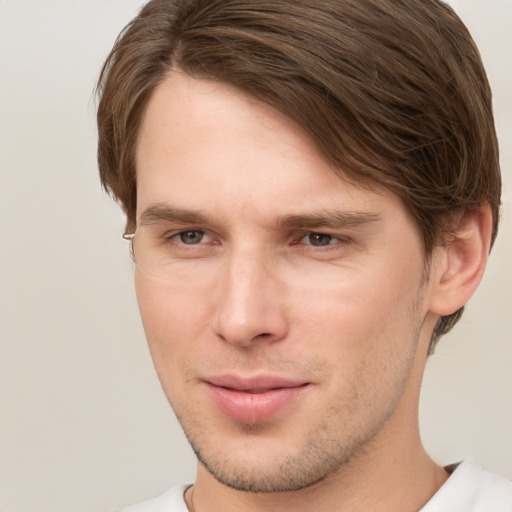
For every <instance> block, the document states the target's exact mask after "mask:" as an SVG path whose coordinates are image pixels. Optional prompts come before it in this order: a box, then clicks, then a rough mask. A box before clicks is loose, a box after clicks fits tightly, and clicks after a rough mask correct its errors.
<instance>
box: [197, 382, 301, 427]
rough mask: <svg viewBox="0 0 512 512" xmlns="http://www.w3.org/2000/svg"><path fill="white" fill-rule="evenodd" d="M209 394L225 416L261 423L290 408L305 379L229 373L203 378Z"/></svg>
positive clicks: (298, 395) (297, 397)
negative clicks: (233, 374)
mask: <svg viewBox="0 0 512 512" xmlns="http://www.w3.org/2000/svg"><path fill="white" fill-rule="evenodd" d="M205 383H206V385H207V387H208V392H209V395H210V397H211V399H212V401H213V402H214V404H215V405H216V406H217V408H218V410H219V411H220V412H221V413H222V414H223V415H225V416H227V417H229V418H232V419H234V420H238V421H241V422H244V423H261V422H264V421H267V420H269V419H271V418H272V417H273V416H275V415H277V414H278V413H279V412H280V411H282V410H284V409H287V408H290V407H291V406H292V405H293V404H294V403H296V402H297V401H298V399H299V397H300V396H301V395H302V394H303V393H304V392H305V390H306V389H307V388H308V387H309V386H310V383H309V382H304V381H294V380H290V379H283V378H281V377H275V376H258V377H255V378H240V377H236V376H231V375H222V376H216V377H211V378H209V379H207V380H205Z"/></svg>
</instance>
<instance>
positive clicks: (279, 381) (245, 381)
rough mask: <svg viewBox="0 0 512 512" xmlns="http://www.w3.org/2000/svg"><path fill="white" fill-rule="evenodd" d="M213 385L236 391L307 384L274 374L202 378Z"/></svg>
mask: <svg viewBox="0 0 512 512" xmlns="http://www.w3.org/2000/svg"><path fill="white" fill-rule="evenodd" d="M204 381H205V382H207V383H208V384H211V385H213V386H217V387H222V388H227V389H233V390H236V391H254V390H270V389H279V388H296V387H299V386H303V385H305V384H308V382H306V381H304V380H296V379H290V378H286V377H281V376H276V375H255V376H250V377H242V376H238V375H215V376H212V377H208V378H206V379H204Z"/></svg>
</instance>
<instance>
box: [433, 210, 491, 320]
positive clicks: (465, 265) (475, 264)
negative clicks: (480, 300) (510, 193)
mask: <svg viewBox="0 0 512 512" xmlns="http://www.w3.org/2000/svg"><path fill="white" fill-rule="evenodd" d="M492 224H493V223H492V213H491V209H490V207H489V205H485V206H481V207H479V208H476V209H474V210H470V211H467V212H465V213H464V215H463V216H462V217H461V219H460V220H459V221H458V224H457V227H456V229H455V230H454V234H453V237H452V239H451V240H450V241H449V243H448V244H447V245H446V246H445V247H442V248H440V249H439V253H438V255H437V262H436V263H437V265H436V267H437V268H436V270H435V271H434V276H433V277H434V278H435V282H434V283H433V288H432V294H431V300H430V311H431V312H433V313H435V314H437V315H439V316H446V315H450V314H451V313H454V312H455V311H457V310H458V309H459V308H461V307H462V306H464V305H465V304H466V303H467V302H468V300H469V299H470V298H471V296H472V295H473V294H474V293H475V291H476V289H477V287H478V285H479V283H480V280H481V279H482V275H483V273H484V270H485V265H486V263H487V257H488V254H489V250H490V243H491V233H492Z"/></svg>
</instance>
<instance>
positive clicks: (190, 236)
mask: <svg viewBox="0 0 512 512" xmlns="http://www.w3.org/2000/svg"><path fill="white" fill-rule="evenodd" d="M202 238H203V233H202V232H201V231H185V232H183V233H180V240H181V241H182V242H183V243H184V244H198V243H199V242H200V241H201V239H202Z"/></svg>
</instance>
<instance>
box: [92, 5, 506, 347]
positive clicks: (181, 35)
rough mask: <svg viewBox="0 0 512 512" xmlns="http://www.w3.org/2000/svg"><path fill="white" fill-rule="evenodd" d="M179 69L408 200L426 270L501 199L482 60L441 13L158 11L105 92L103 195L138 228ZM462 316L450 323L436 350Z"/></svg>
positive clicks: (361, 179) (356, 177) (147, 9)
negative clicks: (162, 87)
mask: <svg viewBox="0 0 512 512" xmlns="http://www.w3.org/2000/svg"><path fill="white" fill-rule="evenodd" d="M172 69H181V70H182V71H184V72H186V73H188V74H190V75H191V76H193V77H196V78H205V79H212V80H218V81H221V82H224V83H227V84H231V85H234V86H236V87H238V88H240V89H242V90H243V91H245V92H246V93H248V94H250V95H252V96H254V97H256V98H258V99H260V100H262V101H264V102H266V103H268V104H270V105H272V106H274V107H276V108H277V109H279V110H281V111H282V112H284V113H285V114H287V115H288V116H289V117H291V118H293V119H294V120H296V121H297V122H298V123H299V124H300V125H302V127H303V128H304V129H305V130H306V131H307V132H308V133H309V134H310V135H311V136H312V137H313V139H314V140H315V141H316V143H317V144H318V147H319V149H320V150H321V151H322V152H323V154H324V156H325V158H326V159H327V160H328V161H329V162H330V164H331V165H332V167H333V170H334V171H335V172H338V174H340V175H342V176H343V177H345V178H348V179H351V180H353V181H355V182H356V183H361V184H369V185H370V186H371V184H372V183H373V184H378V185H380V186H384V187H385V188H387V189H389V190H390V191H392V192H394V193H395V194H396V195H398V196H399V197H400V198H401V199H402V201H403V202H404V204H405V206H406V208H407V209H408V211H409V212H410V214H411V215H412V217H413V219H414V220H415V222H416V224H417V226H418V228H419V230H420V232H421V235H422V238H423V242H424V248H425V254H426V257H427V258H428V257H429V256H430V254H431V252H432V250H433V248H434V247H435V246H436V245H439V244H442V243H443V242H444V240H445V238H446V234H447V228H448V225H449V223H448V221H449V219H450V218H451V217H452V216H453V214H454V212H461V211H467V210H470V209H473V208H476V207H478V206H481V205H483V204H489V205H490V206H491V208H492V212H493V219H494V227H493V235H492V240H493V241H494V238H495V236H496V232H497V226H498V218H499V208H500V193H501V177H500V171H499V163H498V145H497V139H496V134H495V128H494V120H493V114H492V101H491V91H490V88H489V84H488V82H487V77H486V74H485V70H484V68H483V65H482V62H481V59H480V55H479V52H478V49H477V48H476V46H475V44H474V42H473V40H472V38H471V36H470V34H469V32H468V30H467V29H466V27H465V26H464V24H463V23H462V21H461V20H460V19H459V18H458V17H457V15H456V14H455V13H454V12H453V10H452V9H451V8H450V7H448V6H447V5H446V4H444V3H443V2H441V1H439V0H322V1H321V2H319V1H317V0H152V1H150V2H149V3H147V4H146V5H145V6H144V7H143V8H142V9H141V11H140V13H139V15H138V16H137V17H136V18H135V19H134V20H133V21H132V22H131V23H130V24H129V25H128V26H127V27H126V28H125V29H124V30H123V32H122V33H121V34H120V36H119V38H118V39H117V41H116V43H115V45H114V47H113V49H112V51H111V53H110V55H109V56H108V58H107V60H106V62H105V64H104V66H103V69H102V72H101V75H100V79H99V83H98V91H99V95H100V103H99V109H98V129H99V144H98V162H99V170H100V176H101V181H102V184H103V186H104V187H105V188H106V189H107V190H108V191H109V192H110V193H111V194H112V195H113V196H114V197H115V198H116V199H117V200H118V201H119V202H120V204H121V206H122V207H123V209H124V211H125V213H126V215H127V230H129V231H132V230H133V229H134V228H135V210H136V203H137V190H136V168H135V150H136V144H137V137H138V132H139V128H140V124H141V121H142V117H143V114H144V111H145V108H146V106H147V104H148V102H149V100H150V98H151V95H152V93H153V91H154V90H155V88H156V86H157V85H158V84H159V83H160V82H161V81H162V80H163V79H164V78H165V77H166V76H167V74H168V73H169V72H170V71H171V70H172ZM461 314H462V309H461V310H459V311H457V312H456V313H453V314H452V315H449V316H446V317H442V318H441V319H440V321H439V322H438V325H437V327H436V330H435V332H434V338H435V339H437V338H438V337H439V336H441V335H442V334H444V333H445V332H448V331H449V330H450V329H451V327H452V326H453V325H454V324H455V323H456V321H457V320H458V319H459V318H460V316H461Z"/></svg>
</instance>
